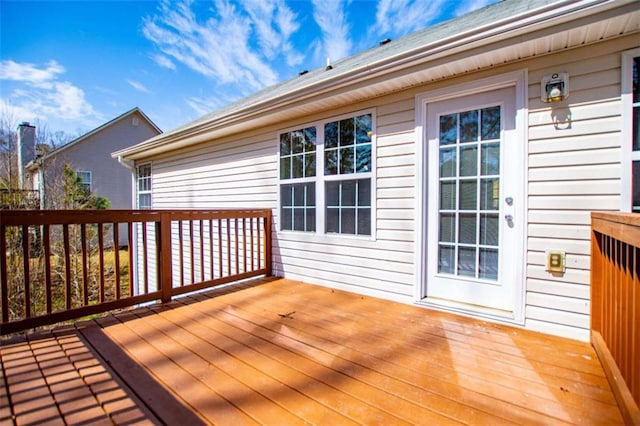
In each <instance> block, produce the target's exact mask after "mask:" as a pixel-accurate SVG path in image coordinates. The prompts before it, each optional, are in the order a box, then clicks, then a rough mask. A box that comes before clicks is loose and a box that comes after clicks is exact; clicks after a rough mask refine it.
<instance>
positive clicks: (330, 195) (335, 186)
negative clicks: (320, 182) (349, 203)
mask: <svg viewBox="0 0 640 426" xmlns="http://www.w3.org/2000/svg"><path fill="white" fill-rule="evenodd" d="M325 187H326V190H325V202H326V203H327V206H331V207H337V206H339V205H340V183H339V182H327V183H326V186H325Z"/></svg>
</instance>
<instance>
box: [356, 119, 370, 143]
mask: <svg viewBox="0 0 640 426" xmlns="http://www.w3.org/2000/svg"><path fill="white" fill-rule="evenodd" d="M355 121H356V143H367V142H371V134H372V132H371V114H365V115H360V116H358V117H356V118H355Z"/></svg>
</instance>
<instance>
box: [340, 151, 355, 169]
mask: <svg viewBox="0 0 640 426" xmlns="http://www.w3.org/2000/svg"><path fill="white" fill-rule="evenodd" d="M353 172H354V168H353V147H349V148H342V149H340V174H344V173H353Z"/></svg>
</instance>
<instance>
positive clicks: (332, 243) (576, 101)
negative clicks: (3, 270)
mask: <svg viewBox="0 0 640 426" xmlns="http://www.w3.org/2000/svg"><path fill="white" fill-rule="evenodd" d="M635 44H637V43H636V41H635V39H634V38H633V37H621V38H618V39H616V40H613V41H608V42H602V43H599V44H595V45H590V46H586V47H580V48H575V49H571V50H567V51H565V52H562V53H560V54H553V55H542V56H540V57H536V58H534V59H531V60H527V61H520V62H518V63H515V64H512V65H507V66H497V65H496V66H494V68H492V69H490V70H485V71H481V72H477V73H474V74H469V73H467V74H465V75H462V76H461V77H460V78H456V79H451V80H449V81H445V80H441V81H437V82H434V83H432V84H424V85H419V86H416V87H414V88H412V89H410V90H405V91H403V92H399V93H392V94H389V95H387V96H384V97H380V98H376V99H370V100H367V101H363V102H361V103H357V104H350V105H345V106H343V107H341V108H337V109H335V110H327V111H324V112H320V113H315V114H314V115H311V116H304V117H300V118H299V119H297V120H293V121H292V120H283V122H281V123H277V125H273V126H271V127H268V128H262V129H258V130H256V131H254V132H252V133H246V134H240V135H235V136H233V137H227V138H225V139H223V140H215V141H210V142H206V143H202V144H200V145H197V146H195V147H191V148H188V149H183V150H180V151H175V152H173V153H170V154H164V155H161V156H158V157H154V158H152V160H153V179H154V180H153V197H154V198H153V203H154V207H155V208H160V209H165V208H168V209H183V208H198V209H211V208H248V207H255V208H270V209H272V210H273V212H274V224H278V223H279V220H280V219H279V217H278V215H279V204H278V199H279V196H278V190H279V174H278V162H279V147H278V134H279V132H280V130H281V129H299V128H304V127H305V126H307V125H308V123H315V122H319V121H323V120H330V119H331V118H332V117H334V116H336V115H345V116H346V115H348V114H350V113H353V112H354V111H368V110H375V112H374V121H375V123H376V125H375V129H374V132H375V135H376V140H375V150H374V155H375V161H374V164H375V170H374V171H373V177H372V183H373V184H374V187H375V190H374V191H375V197H374V199H375V206H372V208H374V209H375V213H374V218H375V220H374V221H373V222H372V225H373V226H374V229H372V235H373V237H372V238H358V237H355V238H354V237H353V236H352V237H351V238H349V236H344V235H325V234H323V235H318V234H315V233H303V232H280V231H278V228H277V227H276V226H274V228H273V229H274V234H273V262H274V263H273V271H274V274H275V275H278V276H286V277H287V278H290V279H294V280H301V281H304V282H308V283H313V284H320V285H325V286H328V287H333V288H337V289H344V290H348V291H354V292H358V293H362V294H367V295H372V296H378V297H382V298H385V299H391V300H397V301H402V302H405V303H413V302H415V294H416V291H415V288H416V285H417V284H416V283H418V282H419V280H418V278H417V277H416V272H415V271H416V267H415V265H416V262H420V261H421V260H420V259H416V254H415V253H416V251H415V249H416V238H421V235H416V229H417V228H416V221H417V220H419V218H420V217H421V212H419V211H417V209H416V201H415V200H416V178H415V175H416V170H417V167H416V166H417V165H416V161H417V160H416V149H417V147H416V144H415V141H416V136H415V126H416V123H415V111H414V109H415V96H416V94H418V93H423V92H426V91H429V90H432V89H434V88H446V87H447V86H449V85H455V84H460V83H464V82H469V81H472V80H477V79H481V78H486V77H489V76H492V75H495V74H498V73H506V72H515V71H518V70H523V69H526V70H527V80H528V105H527V107H528V114H527V120H528V128H527V132H526V134H527V139H528V141H527V146H526V147H525V149H524V151H525V152H526V153H527V154H526V163H527V169H526V179H527V182H526V187H525V188H524V191H525V193H526V195H527V199H526V203H527V212H526V217H527V227H526V230H525V234H526V240H525V247H524V248H523V250H525V253H524V254H525V258H526V270H525V271H524V275H525V282H524V283H523V286H524V302H523V303H524V311H525V327H526V328H529V329H534V330H539V331H544V332H548V333H551V334H556V335H562V336H568V337H571V338H576V339H582V340H588V337H589V325H590V324H589V300H590V289H589V255H590V228H589V226H590V212H591V211H592V210H614V211H615V210H619V209H620V205H621V190H622V184H621V158H622V155H621V154H622V151H621V131H620V129H621V126H622V118H621V102H620V56H621V52H622V51H623V50H625V49H631V48H633V47H635ZM554 72H567V73H568V74H569V81H570V88H571V94H570V97H569V98H568V99H567V100H566V101H564V102H560V103H555V104H545V103H542V102H541V100H540V81H541V79H542V77H544V76H546V75H549V74H552V73H554ZM569 117H570V121H567V120H566V119H568V118H569ZM558 119H560V121H558ZM554 120H555V121H556V123H555V125H554ZM561 124H563V125H561ZM150 160H151V159H150ZM547 249H557V250H562V251H565V252H566V265H567V269H566V273H564V274H563V275H557V276H554V275H552V274H550V273H549V272H547V271H545V250H547Z"/></svg>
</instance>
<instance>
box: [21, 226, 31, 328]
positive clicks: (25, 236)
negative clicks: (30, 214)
mask: <svg viewBox="0 0 640 426" xmlns="http://www.w3.org/2000/svg"><path fill="white" fill-rule="evenodd" d="M22 256H23V257H22V264H23V265H22V267H23V269H22V271H23V274H24V309H25V316H26V317H27V318H29V317H31V273H30V271H29V226H28V225H22Z"/></svg>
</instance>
